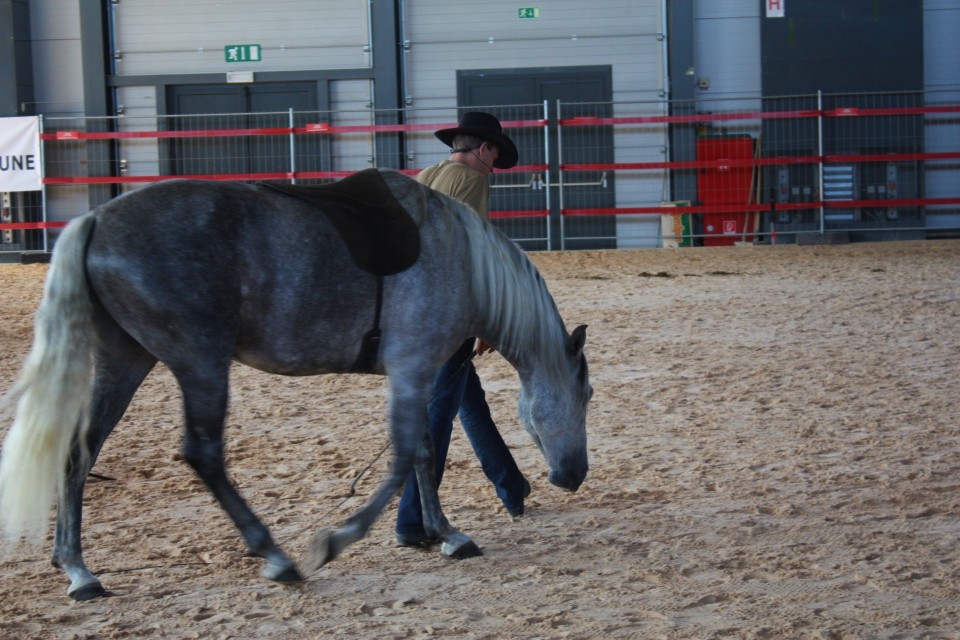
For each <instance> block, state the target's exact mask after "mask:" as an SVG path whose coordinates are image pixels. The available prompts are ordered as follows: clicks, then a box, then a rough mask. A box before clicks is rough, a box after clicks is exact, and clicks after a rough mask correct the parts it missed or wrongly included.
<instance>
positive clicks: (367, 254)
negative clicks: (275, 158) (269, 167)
mask: <svg viewBox="0 0 960 640" xmlns="http://www.w3.org/2000/svg"><path fill="white" fill-rule="evenodd" d="M257 184H258V185H259V186H261V187H265V188H268V189H272V190H274V191H279V192H280V193H283V194H285V195H288V196H293V197H295V198H299V199H301V200H304V201H306V202H308V203H310V204H311V205H313V206H314V207H316V208H317V209H318V210H319V211H322V212H323V214H324V215H326V216H327V217H328V218H329V219H330V222H332V223H333V226H334V227H335V228H336V229H337V231H339V232H340V235H341V236H342V237H343V239H344V241H345V242H346V243H347V248H348V249H349V250H350V255H352V256H353V259H354V260H355V261H356V263H357V265H358V266H359V267H360V268H362V269H364V270H366V271H369V272H370V273H372V274H374V275H378V276H389V275H392V274H395V273H400V272H401V271H404V270H405V269H408V268H409V267H411V266H412V265H413V264H414V263H415V262H416V261H417V258H418V257H419V256H420V230H419V229H418V228H417V224H416V222H414V220H413V218H412V217H410V214H409V213H407V210H406V209H404V208H403V207H402V206H400V203H399V202H397V199H396V198H395V197H394V196H393V192H391V191H390V188H389V187H388V186H387V183H386V182H384V180H383V176H381V175H380V172H379V171H378V170H376V169H364V170H363V171H360V172H357V173H354V174H353V175H350V176H347V177H346V178H343V179H342V180H339V181H337V182H332V183H330V184H324V185H319V186H300V185H290V184H281V183H275V182H258V183H257Z"/></svg>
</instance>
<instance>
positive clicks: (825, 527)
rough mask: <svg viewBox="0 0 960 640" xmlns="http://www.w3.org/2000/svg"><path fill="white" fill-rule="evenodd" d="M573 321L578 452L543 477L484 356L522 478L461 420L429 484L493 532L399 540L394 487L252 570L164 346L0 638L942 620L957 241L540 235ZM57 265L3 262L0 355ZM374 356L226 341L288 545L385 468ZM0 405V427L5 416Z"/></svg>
mask: <svg viewBox="0 0 960 640" xmlns="http://www.w3.org/2000/svg"><path fill="white" fill-rule="evenodd" d="M533 258H534V261H535V262H536V263H537V265H538V266H539V267H540V269H541V271H542V273H543V275H544V277H545V279H546V281H547V282H548V284H549V286H550V288H551V290H552V292H553V294H554V296H555V298H556V299H557V303H558V305H559V307H560V310H561V312H562V314H563V316H564V318H565V319H566V322H567V325H568V327H570V328H572V327H573V326H576V325H577V324H581V323H587V324H589V325H590V328H589V330H588V345H587V356H588V359H589V361H590V367H591V381H592V383H593V385H594V387H595V389H596V394H595V396H594V400H593V403H592V405H591V410H590V411H591V412H590V416H589V433H590V454H591V472H590V475H589V476H588V478H587V481H586V483H585V484H584V486H583V487H582V488H581V490H580V491H579V492H578V493H576V494H566V493H564V492H562V491H560V490H558V489H556V488H554V487H552V486H551V485H549V484H548V483H547V482H546V478H545V473H546V468H545V464H544V462H543V460H542V459H541V458H540V455H539V453H538V451H537V450H536V448H535V446H534V445H533V444H532V443H531V442H530V440H529V438H528V437H527V436H526V434H525V433H524V432H523V429H522V428H521V427H520V425H519V423H518V420H517V417H516V412H515V406H516V396H517V378H516V375H515V373H514V372H513V370H512V369H511V368H510V367H509V366H508V365H507V364H506V363H505V362H504V361H503V360H502V359H501V358H499V357H498V356H496V355H494V356H485V357H483V358H482V359H480V360H479V369H480V375H481V378H482V379H483V380H484V384H485V387H486V389H487V392H488V396H489V398H490V401H491V405H492V407H493V410H494V412H495V416H496V417H497V420H498V423H499V424H500V425H501V428H502V430H503V432H504V434H505V437H506V439H507V441H508V442H509V443H510V444H511V446H513V447H514V451H515V455H516V457H517V459H518V462H519V463H520V466H521V468H522V469H523V470H524V472H525V473H526V474H527V475H528V477H529V479H530V481H531V484H532V485H533V494H532V495H531V496H530V498H529V501H528V513H527V515H526V516H524V517H523V518H520V519H517V520H513V519H511V518H510V517H509V516H508V515H507V514H506V512H505V511H504V510H503V508H502V507H501V506H500V505H499V501H498V500H497V499H496V496H495V495H494V493H493V490H492V488H491V487H490V486H489V484H488V483H487V482H486V480H485V478H484V477H483V475H482V473H481V471H480V469H479V466H478V464H477V462H476V459H475V457H474V456H473V453H472V451H471V450H470V447H469V444H468V443H467V441H466V438H465V437H464V435H463V432H462V430H460V428H459V427H455V431H454V440H453V445H452V449H451V455H450V459H449V471H448V473H447V475H446V477H445V482H444V485H443V487H442V491H441V497H442V498H443V499H444V501H445V505H446V508H447V513H448V515H449V516H450V518H451V519H452V521H453V522H454V523H455V524H456V525H457V526H459V527H460V528H462V529H463V530H464V531H465V532H467V533H469V534H470V535H471V536H472V537H473V538H474V540H475V541H477V543H478V544H480V545H481V546H482V547H483V549H484V552H485V555H484V556H483V557H481V558H475V559H470V560H465V561H459V562H456V561H450V560H446V559H444V558H443V557H441V556H440V555H439V553H436V552H423V551H416V550H411V549H405V548H400V547H398V546H397V545H396V544H395V542H394V540H393V526H392V525H393V513H394V509H393V507H391V508H390V510H389V511H388V512H387V514H385V516H384V518H382V519H381V520H380V522H378V523H377V525H376V527H375V528H374V530H373V531H372V533H371V535H370V536H369V537H368V538H367V539H366V540H363V541H361V542H359V543H357V544H355V545H354V546H352V547H351V548H350V549H348V550H347V552H346V553H345V554H344V555H343V556H341V557H340V558H338V559H337V560H336V561H334V562H333V563H331V564H329V565H328V566H326V567H324V568H323V569H321V570H319V571H318V572H316V573H315V574H313V575H311V576H310V578H309V580H308V581H307V582H306V583H305V584H304V585H302V586H300V587H282V586H278V585H275V584H272V583H269V582H267V581H265V580H264V579H262V578H261V577H260V575H259V571H260V567H261V562H260V561H259V560H256V559H252V558H247V557H245V556H244V548H243V544H242V541H241V540H240V538H239V536H238V535H237V533H236V532H235V530H234V529H233V527H232V525H231V524H230V523H229V522H228V521H227V519H226V517H225V516H224V514H223V513H222V512H221V511H220V509H219V508H218V507H216V506H215V505H214V503H213V501H212V499H211V498H210V497H209V496H208V495H207V494H206V493H205V491H204V490H203V488H202V487H201V486H200V484H199V482H198V481H197V480H196V479H195V478H194V477H193V475H192V472H191V471H190V470H189V468H188V467H187V466H186V465H185V464H184V463H183V462H182V461H181V460H180V459H179V454H178V448H179V441H180V420H181V417H180V416H181V412H180V406H179V396H178V392H177V390H176V387H175V385H174V384H173V381H172V378H171V377H170V375H169V373H167V372H166V371H165V370H162V369H158V370H157V371H155V372H154V373H153V374H152V375H151V377H150V378H149V379H148V381H147V383H146V384H145V385H144V387H143V388H142V389H141V390H140V392H139V394H138V395H137V397H136V398H135V399H134V403H133V405H132V406H131V409H130V410H129V412H128V414H127V416H126V418H125V419H124V421H123V423H121V425H120V426H119V427H118V429H117V431H116V432H115V434H114V435H113V437H112V438H111V439H110V440H108V442H107V445H106V448H105V450H104V452H103V454H102V456H101V458H100V460H99V462H98V464H97V468H96V471H97V472H99V473H100V474H103V475H105V476H108V477H109V478H112V479H110V480H91V482H90V483H89V484H88V490H87V501H86V507H85V509H86V513H85V516H86V519H85V529H84V533H85V544H86V548H85V551H86V559H87V562H88V564H89V565H90V567H91V569H93V570H94V571H95V572H97V573H98V574H99V575H100V577H101V578H102V580H103V582H104V584H105V586H106V587H107V588H108V589H109V591H110V593H111V595H112V597H109V598H105V599H101V600H97V601H93V602H85V603H74V602H71V601H70V600H69V599H68V598H67V596H66V588H67V580H66V579H65V577H64V576H63V575H62V574H61V573H60V572H59V571H57V570H56V569H54V568H52V567H51V566H50V564H49V541H47V543H46V544H44V545H43V548H42V549H20V550H18V551H17V552H16V553H14V554H13V555H7V556H5V557H4V558H3V559H2V560H3V561H2V563H0V637H4V638H77V639H86V638H91V639H92V638H97V639H100V638H251V639H252V638H301V637H303V638H317V637H336V638H426V637H439V638H478V639H479V638H491V639H497V640H499V639H502V638H578V639H584V640H586V639H595V638H644V639H654V638H844V639H848V638H960V631H958V623H957V621H958V620H960V544H958V539H960V429H958V427H960V393H958V388H960V386H958V376H960V242H957V241H937V242H918V243H883V244H860V245H848V246H830V247H797V246H776V247H738V248H730V249H696V250H688V249H683V250H672V251H671V250H643V251H616V252H614V251H605V252H575V253H554V254H534V255H533ZM46 271H47V267H46V266H43V265H27V266H22V265H0V283H2V286H0V320H2V321H0V337H2V345H3V349H2V352H0V375H2V381H0V382H2V386H3V387H8V386H9V385H10V384H11V383H12V381H13V379H14V377H15V375H16V373H17V371H18V370H19V367H20V364H21V362H22V359H23V357H24V354H25V353H26V350H27V349H28V346H29V339H30V334H31V326H32V316H33V312H34V309H35V307H36V304H37V301H38V298H39V294H40V290H41V285H42V280H43V278H44V276H45V274H46ZM383 413H384V385H383V381H382V379H379V378H375V377H363V376H352V377H351V376H324V377H317V378H296V379H290V378H280V377H271V376H268V375H265V374H261V373H259V372H255V371H252V370H250V369H245V368H240V367H238V368H237V369H236V372H235V377H234V384H233V396H232V409H231V415H230V419H229V427H228V454H229V458H230V461H231V471H232V474H233V476H234V478H235V480H236V481H237V483H238V484H239V485H240V486H241V487H242V489H243V491H244V493H245V495H246V496H247V497H248V499H249V501H250V502H251V504H252V505H253V506H254V508H255V509H256V510H257V511H258V512H259V513H260V514H261V515H262V516H263V518H264V519H265V521H266V522H267V523H268V524H269V525H270V526H271V527H272V529H273V531H274V534H275V536H276V537H277V538H278V539H279V540H281V541H282V542H283V544H284V546H285V547H286V549H287V550H288V551H290V552H291V553H292V554H294V555H295V556H298V555H299V554H301V553H302V552H303V551H304V550H305V548H306V545H307V542H308V540H309V538H310V535H311V534H312V533H313V532H315V531H317V530H318V529H320V528H322V527H325V526H335V525H336V524H337V523H339V522H340V521H341V520H342V519H343V518H344V517H346V515H347V514H348V513H349V512H351V511H352V510H353V509H354V508H356V507H358V506H359V505H360V504H361V502H362V501H363V500H364V499H365V498H366V496H367V495H368V494H369V493H370V491H371V490H372V489H373V488H374V487H375V486H376V484H377V483H378V482H379V480H380V478H381V476H382V474H383V472H384V470H385V467H386V465H385V462H384V460H380V461H378V462H377V463H376V464H375V465H374V466H373V468H372V469H371V471H370V472H368V473H367V474H366V475H364V476H363V478H362V479H361V480H360V481H359V483H358V484H357V495H356V496H355V497H352V498H350V499H348V500H346V501H345V502H343V500H344V498H345V497H346V496H347V495H348V493H349V489H350V485H351V482H353V480H354V478H355V477H356V476H357V474H358V473H359V472H360V470H361V469H363V468H364V467H366V465H367V464H368V463H370V462H371V461H372V460H374V458H375V456H376V453H377V452H378V451H379V450H380V449H381V448H382V447H383V446H384V444H385V443H386V442H387V440H386V434H385V430H384V428H383ZM6 426H7V425H3V426H2V427H0V432H3V433H5V430H6Z"/></svg>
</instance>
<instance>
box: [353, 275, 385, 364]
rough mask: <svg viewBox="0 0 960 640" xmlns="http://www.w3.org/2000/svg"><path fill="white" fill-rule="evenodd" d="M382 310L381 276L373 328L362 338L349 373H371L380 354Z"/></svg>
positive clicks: (378, 283) (378, 281)
mask: <svg viewBox="0 0 960 640" xmlns="http://www.w3.org/2000/svg"><path fill="white" fill-rule="evenodd" d="M382 310H383V276H381V275H378V276H377V306H376V310H375V311H374V314H373V328H372V329H370V331H367V333H366V334H365V335H364V336H363V344H361V345H360V353H359V354H358V355H357V360H356V362H354V363H353V366H352V367H350V371H351V373H372V372H373V371H374V368H375V367H376V366H377V356H378V355H379V353H380V334H381V331H380V313H381V311H382Z"/></svg>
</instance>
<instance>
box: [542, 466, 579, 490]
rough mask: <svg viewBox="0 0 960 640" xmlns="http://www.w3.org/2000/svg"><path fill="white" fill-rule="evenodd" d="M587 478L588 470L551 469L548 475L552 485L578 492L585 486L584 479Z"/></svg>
mask: <svg viewBox="0 0 960 640" xmlns="http://www.w3.org/2000/svg"><path fill="white" fill-rule="evenodd" d="M586 477H587V469H586V467H584V468H583V469H582V470H581V469H565V470H558V469H550V472H549V473H548V474H547V480H549V481H550V484H552V485H554V486H556V487H560V488H561V489H566V490H567V491H576V490H577V489H579V488H580V485H581V484H583V479H584V478H586Z"/></svg>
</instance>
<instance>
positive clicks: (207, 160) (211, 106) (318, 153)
mask: <svg viewBox="0 0 960 640" xmlns="http://www.w3.org/2000/svg"><path fill="white" fill-rule="evenodd" d="M318 102H319V100H318V89H317V83H315V82H284V83H280V82H277V83H263V84H250V85H246V84H244V85H229V84H226V85H179V86H171V87H168V89H167V113H168V114H170V115H176V116H183V117H178V118H172V119H171V120H170V122H171V127H170V128H171V129H174V130H178V131H196V130H206V129H210V130H217V129H219V130H223V129H238V130H243V129H274V128H276V129H284V128H287V127H289V126H290V113H289V111H290V109H293V111H294V114H293V115H294V122H293V126H294V127H297V126H302V125H304V124H306V123H307V122H310V121H313V120H315V119H316V111H317V108H318ZM167 162H168V163H169V173H171V174H174V175H197V174H200V175H233V174H237V175H244V174H271V173H273V174H276V173H287V172H289V171H291V170H293V169H296V170H297V171H321V170H323V167H324V166H325V165H326V166H329V164H330V160H329V143H328V142H326V141H324V140H323V139H322V137H321V136H298V137H297V138H296V147H295V154H294V157H293V158H291V153H290V138H289V135H288V134H286V133H282V134H277V135H265V136H261V135H255V136H250V135H238V136H228V137H212V138H196V139H194V138H174V139H172V140H171V143H170V145H169V147H168V149H167Z"/></svg>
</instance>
